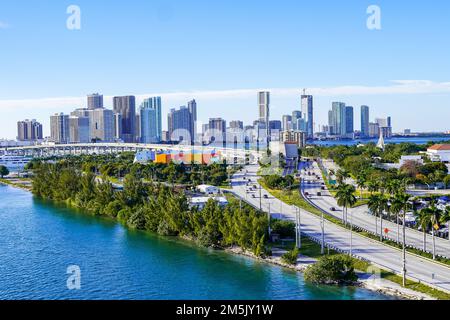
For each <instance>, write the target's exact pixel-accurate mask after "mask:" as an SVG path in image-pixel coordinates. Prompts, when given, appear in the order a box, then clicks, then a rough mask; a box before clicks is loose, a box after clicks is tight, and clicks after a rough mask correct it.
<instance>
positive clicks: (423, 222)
mask: <svg viewBox="0 0 450 320" xmlns="http://www.w3.org/2000/svg"><path fill="white" fill-rule="evenodd" d="M414 216H415V217H416V220H417V223H418V225H419V227H420V228H421V229H422V232H423V248H422V249H423V251H424V252H426V250H427V230H428V226H429V225H430V216H429V214H428V213H427V212H426V211H425V210H419V211H416V212H414Z"/></svg>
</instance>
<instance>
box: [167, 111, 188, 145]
mask: <svg viewBox="0 0 450 320" xmlns="http://www.w3.org/2000/svg"><path fill="white" fill-rule="evenodd" d="M192 123H193V122H192V114H191V112H190V111H189V109H188V108H187V107H186V106H181V107H180V109H179V110H176V109H171V110H170V113H169V114H168V115H167V124H168V128H169V130H168V131H169V136H170V139H171V141H174V142H181V141H185V142H188V143H192V142H194V137H193V136H192V132H193V128H192Z"/></svg>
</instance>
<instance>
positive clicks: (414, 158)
mask: <svg viewBox="0 0 450 320" xmlns="http://www.w3.org/2000/svg"><path fill="white" fill-rule="evenodd" d="M410 161H412V162H416V163H418V164H419V165H423V159H422V156H420V155H417V156H402V157H401V158H400V167H401V166H403V165H404V164H405V163H406V162H410Z"/></svg>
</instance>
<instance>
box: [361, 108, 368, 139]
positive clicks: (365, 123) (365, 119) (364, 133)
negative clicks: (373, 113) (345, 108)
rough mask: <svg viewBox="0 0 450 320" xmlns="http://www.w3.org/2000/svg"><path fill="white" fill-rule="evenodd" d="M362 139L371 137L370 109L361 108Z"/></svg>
mask: <svg viewBox="0 0 450 320" xmlns="http://www.w3.org/2000/svg"><path fill="white" fill-rule="evenodd" d="M361 137H363V138H367V137H369V107H368V106H361Z"/></svg>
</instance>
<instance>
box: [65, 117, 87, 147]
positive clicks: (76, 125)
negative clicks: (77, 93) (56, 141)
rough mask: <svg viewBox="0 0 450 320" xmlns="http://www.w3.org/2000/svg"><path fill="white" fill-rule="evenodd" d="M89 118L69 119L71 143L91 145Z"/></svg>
mask: <svg viewBox="0 0 450 320" xmlns="http://www.w3.org/2000/svg"><path fill="white" fill-rule="evenodd" d="M89 135H90V133H89V117H83V116H82V117H79V116H73V115H71V116H70V117H69V142H70V143H89V142H90V139H89Z"/></svg>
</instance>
